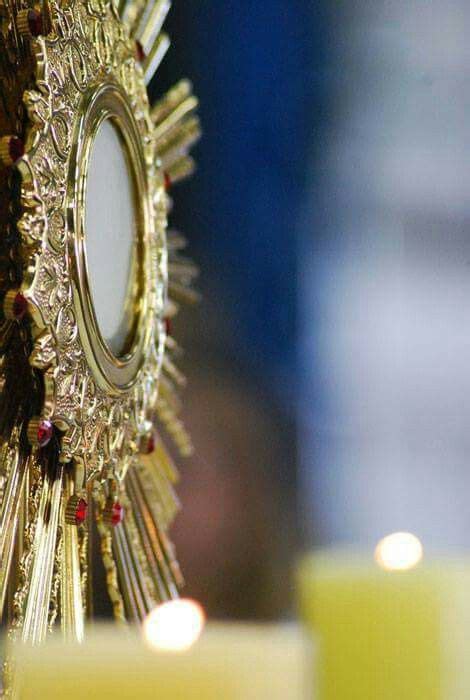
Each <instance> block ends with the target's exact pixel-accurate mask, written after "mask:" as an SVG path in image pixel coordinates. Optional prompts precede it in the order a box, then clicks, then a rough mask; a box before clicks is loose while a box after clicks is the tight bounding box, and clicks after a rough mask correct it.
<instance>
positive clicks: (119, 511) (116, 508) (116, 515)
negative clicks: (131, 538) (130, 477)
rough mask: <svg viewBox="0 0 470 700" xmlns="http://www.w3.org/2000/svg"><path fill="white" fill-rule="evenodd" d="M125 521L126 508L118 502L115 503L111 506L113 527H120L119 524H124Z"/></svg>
mask: <svg viewBox="0 0 470 700" xmlns="http://www.w3.org/2000/svg"><path fill="white" fill-rule="evenodd" d="M123 519H124V508H123V507H122V505H121V504H120V503H119V502H118V501H116V502H115V503H113V505H112V506H111V525H113V526H114V527H116V525H119V523H122V521H123Z"/></svg>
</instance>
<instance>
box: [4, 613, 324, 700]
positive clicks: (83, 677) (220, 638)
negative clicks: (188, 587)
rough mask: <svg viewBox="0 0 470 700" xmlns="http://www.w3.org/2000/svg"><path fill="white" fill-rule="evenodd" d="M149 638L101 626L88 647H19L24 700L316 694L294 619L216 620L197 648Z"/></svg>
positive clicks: (289, 699)
mask: <svg viewBox="0 0 470 700" xmlns="http://www.w3.org/2000/svg"><path fill="white" fill-rule="evenodd" d="M193 621H194V620H193ZM176 636H177V635H176ZM176 636H172V640H173V642H172V644H173V643H174V640H175V638H176ZM183 637H184V635H182V636H181V637H180V639H183ZM154 641H155V638H154ZM149 642H150V640H147V643H145V641H144V640H143V639H142V638H141V637H138V636H137V635H136V634H135V633H134V634H132V633H130V632H129V633H128V632H126V630H123V629H122V628H119V629H117V628H116V627H103V628H99V627H96V628H94V629H93V630H92V631H89V632H88V635H87V640H86V643H85V644H83V645H77V644H64V643H63V642H62V640H60V639H52V640H50V641H49V642H48V643H47V644H46V645H44V646H43V647H19V648H18V649H17V650H16V659H17V661H16V664H17V671H18V687H19V690H20V697H21V700H38V698H44V699H46V698H47V700H64V698H67V700H83V698H88V697H89V698H99V699H100V700H160V699H161V700H309V698H311V697H312V696H311V692H310V690H309V688H308V673H307V669H308V661H309V657H310V656H311V650H310V648H309V643H308V641H307V640H306V637H305V635H304V633H303V632H302V631H301V630H300V628H299V627H297V626H295V625H265V626H256V625H253V626H251V625H242V624H234V625H229V624H212V625H208V626H207V627H206V629H205V631H204V632H203V633H202V635H201V637H200V639H199V641H197V642H196V643H195V644H194V645H193V646H192V648H191V649H189V650H187V651H184V652H179V653H175V652H163V651H155V650H154V649H152V648H151V646H150V643H149ZM159 644H161V640H160V641H159V642H157V646H158V645H159ZM183 647H184V645H183Z"/></svg>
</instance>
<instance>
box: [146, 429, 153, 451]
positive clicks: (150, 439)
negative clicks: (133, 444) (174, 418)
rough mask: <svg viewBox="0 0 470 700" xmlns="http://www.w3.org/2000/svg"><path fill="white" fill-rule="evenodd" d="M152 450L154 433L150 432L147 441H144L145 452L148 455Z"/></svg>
mask: <svg viewBox="0 0 470 700" xmlns="http://www.w3.org/2000/svg"><path fill="white" fill-rule="evenodd" d="M154 451H155V433H154V432H152V433H150V435H149V436H148V437H147V441H146V443H145V454H147V455H150V454H152V452H154Z"/></svg>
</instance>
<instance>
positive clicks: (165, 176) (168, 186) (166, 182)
mask: <svg viewBox="0 0 470 700" xmlns="http://www.w3.org/2000/svg"><path fill="white" fill-rule="evenodd" d="M163 180H164V185H165V190H166V191H167V192H168V191H169V190H170V189H171V184H172V183H171V177H170V176H169V175H168V173H163Z"/></svg>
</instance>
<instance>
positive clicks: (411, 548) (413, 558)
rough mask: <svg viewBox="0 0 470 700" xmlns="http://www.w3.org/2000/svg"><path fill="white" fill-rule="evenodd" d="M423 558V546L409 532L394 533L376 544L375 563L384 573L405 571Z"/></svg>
mask: <svg viewBox="0 0 470 700" xmlns="http://www.w3.org/2000/svg"><path fill="white" fill-rule="evenodd" d="M422 558H423V545H422V544H421V542H420V541H419V539H418V538H417V537H416V536H415V535H413V534H412V533H411V532H394V533H393V534H391V535H387V537H384V538H383V539H382V540H380V542H379V543H378V545H377V547H376V549H375V561H376V562H377V564H378V565H379V566H380V567H381V568H382V569H385V570H386V571H407V570H408V569H413V568H414V567H415V566H417V565H418V564H419V563H420V561H421V560H422Z"/></svg>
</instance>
